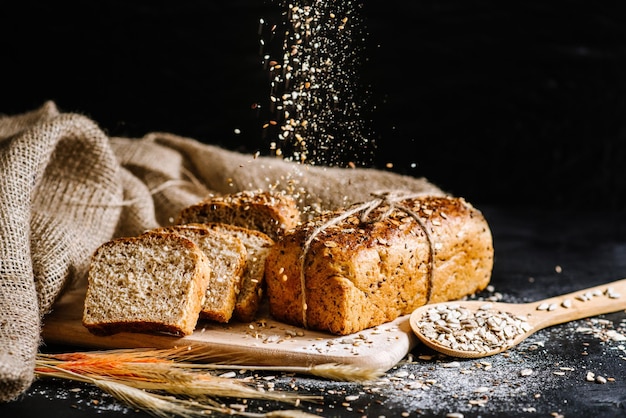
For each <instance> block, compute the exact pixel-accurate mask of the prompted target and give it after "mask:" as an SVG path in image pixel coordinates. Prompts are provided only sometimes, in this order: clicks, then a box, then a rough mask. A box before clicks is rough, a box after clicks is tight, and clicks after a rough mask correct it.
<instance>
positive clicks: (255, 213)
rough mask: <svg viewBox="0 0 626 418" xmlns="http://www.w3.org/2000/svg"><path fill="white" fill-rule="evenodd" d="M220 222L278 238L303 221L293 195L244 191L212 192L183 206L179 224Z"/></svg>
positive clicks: (177, 222) (178, 219) (178, 220)
mask: <svg viewBox="0 0 626 418" xmlns="http://www.w3.org/2000/svg"><path fill="white" fill-rule="evenodd" d="M193 222H196V223H210V222H221V223H226V224H230V225H237V226H242V227H245V228H249V229H255V230H258V231H261V232H263V233H264V234H266V235H268V236H269V237H270V238H272V239H274V240H276V239H278V238H279V237H280V236H282V235H283V234H284V233H285V232H286V231H289V230H290V229H293V228H294V227H295V226H296V225H297V224H298V223H299V222H300V209H299V208H298V205H297V202H296V201H295V199H294V198H293V197H291V196H290V195H287V194H284V193H279V192H267V191H254V192H253V191H243V192H239V193H233V194H229V195H222V196H210V197H207V198H206V199H204V200H202V201H201V202H199V203H197V204H195V205H191V206H188V207H186V208H184V209H183V210H182V211H181V213H180V215H179V217H178V218H177V220H176V221H175V223H176V224H186V223H193Z"/></svg>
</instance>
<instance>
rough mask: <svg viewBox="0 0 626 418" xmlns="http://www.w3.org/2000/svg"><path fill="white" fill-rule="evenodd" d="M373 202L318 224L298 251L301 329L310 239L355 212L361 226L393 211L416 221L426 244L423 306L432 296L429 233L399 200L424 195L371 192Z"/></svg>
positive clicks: (305, 305)
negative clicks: (385, 208)
mask: <svg viewBox="0 0 626 418" xmlns="http://www.w3.org/2000/svg"><path fill="white" fill-rule="evenodd" d="M371 195H372V197H373V199H372V200H369V201H367V202H364V203H361V204H358V205H356V206H354V207H352V208H350V209H348V210H346V211H345V212H343V213H340V214H339V215H337V216H336V217H333V218H332V219H329V220H328V221H326V222H324V223H323V224H322V225H320V226H318V227H317V228H315V229H314V230H313V231H312V232H311V234H310V235H309V237H308V238H307V239H306V241H305V242H304V246H303V249H302V253H301V254H300V260H299V262H300V263H299V264H300V288H301V295H302V296H301V301H302V326H303V327H304V328H308V324H307V314H306V311H307V308H308V307H307V298H306V286H305V285H306V279H305V274H304V268H305V267H304V264H305V261H306V256H307V254H308V252H309V250H310V248H311V244H312V243H313V240H314V239H315V238H316V237H317V236H318V235H319V234H320V233H322V232H323V231H324V230H326V229H327V228H329V227H331V226H334V225H337V224H339V223H340V222H342V221H344V220H345V219H347V218H349V217H350V216H353V215H356V214H358V213H360V214H361V216H360V218H359V220H360V222H361V223H375V222H380V221H382V220H384V219H386V218H387V217H389V215H391V213H393V211H394V210H400V211H402V212H404V213H406V214H407V215H409V216H411V217H412V218H413V219H415V221H416V222H417V224H418V225H419V227H420V228H421V229H422V230H423V231H424V234H425V236H426V241H427V243H428V259H429V260H428V266H429V267H428V273H427V275H428V276H427V286H428V287H427V290H426V303H428V302H429V301H430V296H431V293H432V281H433V271H434V263H435V260H434V254H433V252H434V250H433V244H432V239H431V236H430V233H429V232H428V229H427V228H426V225H424V222H423V221H422V219H421V218H420V217H419V215H418V214H417V213H415V211H413V210H412V209H411V208H409V207H407V206H405V205H403V204H401V202H402V201H404V200H408V199H415V198H418V197H423V196H425V195H426V193H424V192H422V193H407V192H403V191H382V192H374V193H371ZM384 206H387V210H385V211H384V212H383V213H382V214H380V215H379V216H378V217H376V218H374V219H370V216H371V213H372V212H373V211H374V210H375V209H377V208H379V207H384Z"/></svg>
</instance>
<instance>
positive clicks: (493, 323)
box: [410, 279, 626, 358]
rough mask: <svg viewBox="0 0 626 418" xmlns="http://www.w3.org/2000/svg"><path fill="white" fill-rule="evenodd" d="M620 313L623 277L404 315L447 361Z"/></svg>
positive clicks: (625, 290)
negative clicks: (522, 299)
mask: <svg viewBox="0 0 626 418" xmlns="http://www.w3.org/2000/svg"><path fill="white" fill-rule="evenodd" d="M622 309H626V279H622V280H618V281H615V282H612V283H607V284H603V285H600V286H595V287H590V288H588V289H584V290H580V291H577V292H572V293H568V294H565V295H561V296H555V297H552V298H548V299H544V300H541V301H538V302H531V303H502V302H488V301H455V302H441V303H433V304H427V305H424V306H421V307H419V308H417V309H416V310H415V311H413V313H412V314H411V317H410V324H411V328H412V329H413V332H414V333H415V334H416V335H417V337H418V338H419V339H420V341H422V342H423V343H424V344H425V345H426V346H428V347H430V348H432V349H433V350H436V351H439V352H441V353H444V354H446V355H448V356H452V357H461V358H481V357H487V356H491V355H494V354H497V353H501V352H503V351H505V350H508V349H509V348H511V347H514V346H516V345H517V344H519V343H520V342H522V341H523V340H524V339H525V338H527V337H528V336H530V335H532V334H534V333H535V332H537V331H539V330H541V329H543V328H547V327H550V326H552V325H557V324H562V323H565V322H568V321H574V320H577V319H582V318H587V317H591V316H596V315H600V314H606V313H611V312H616V311H619V310H622Z"/></svg>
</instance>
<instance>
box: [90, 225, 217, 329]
mask: <svg viewBox="0 0 626 418" xmlns="http://www.w3.org/2000/svg"><path fill="white" fill-rule="evenodd" d="M210 279H211V267H210V264H209V261H208V259H207V256H206V255H205V254H204V252H203V251H202V250H201V249H200V248H199V247H198V246H197V245H196V244H194V243H193V242H192V241H191V240H189V239H187V238H185V237H183V236H182V235H174V234H154V235H142V236H139V237H128V238H118V239H116V240H112V241H109V242H106V243H104V244H102V245H101V246H100V247H99V248H98V249H97V250H96V251H95V253H94V255H93V257H92V260H91V263H90V268H89V273H88V285H87V294H86V297H85V306H84V310H83V318H82V323H83V325H84V326H85V327H86V328H87V329H88V330H89V331H90V332H91V333H93V334H96V335H110V334H115V333H118V332H124V331H127V332H147V333H156V332H165V333H170V334H174V335H189V334H191V333H193V331H194V328H195V327H196V324H197V321H198V315H199V312H200V309H201V308H202V303H203V302H204V294H205V291H206V287H207V285H208V283H209V280H210Z"/></svg>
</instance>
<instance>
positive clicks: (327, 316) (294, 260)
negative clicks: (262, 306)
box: [266, 196, 493, 335]
mask: <svg viewBox="0 0 626 418" xmlns="http://www.w3.org/2000/svg"><path fill="white" fill-rule="evenodd" d="M397 206H401V207H403V208H404V209H406V210H401V209H397V208H396V209H395V210H393V211H392V212H391V213H389V214H388V216H385V211H386V210H387V209H389V206H388V205H387V204H382V205H381V206H378V207H376V208H375V209H374V210H373V211H372V212H371V213H370V216H369V217H368V219H367V222H361V221H360V216H361V215H360V214H357V213H355V214H354V215H351V216H349V217H347V219H344V220H343V221H341V222H339V223H338V224H336V225H334V224H329V222H330V220H331V219H336V218H337V217H338V216H341V215H342V214H345V213H346V211H336V212H330V213H326V214H323V215H321V216H320V217H318V218H316V219H315V220H314V221H312V222H308V223H306V224H303V225H300V226H299V227H297V228H296V229H294V230H292V231H291V232H289V233H287V234H286V235H285V236H284V237H283V238H282V239H280V240H279V241H277V242H276V243H275V245H274V247H273V248H272V251H271V252H270V254H269V255H268V258H267V260H266V283H267V294H268V299H269V308H270V313H271V315H272V316H274V317H275V318H276V319H278V320H280V321H284V322H287V323H290V324H295V325H300V326H305V327H307V328H311V329H317V330H323V331H328V332H330V333H333V334H337V335H346V334H351V333H354V332H358V331H361V330H363V329H366V328H370V327H373V326H376V325H380V324H383V323H385V322H388V321H392V320H394V319H396V318H397V317H399V316H401V315H406V314H409V313H411V312H412V311H413V310H414V309H416V308H417V307H419V306H421V305H424V304H426V303H428V302H438V301H445V300H453V299H458V298H461V297H463V296H465V295H469V294H472V293H475V292H477V291H480V290H482V289H484V288H485V287H486V286H487V284H488V283H489V280H490V278H491V271H492V267H493V243H492V236H491V231H490V229H489V226H488V224H487V222H486V220H485V218H484V216H483V215H482V213H481V212H480V211H478V210H477V209H476V208H474V207H473V206H472V205H471V204H469V203H468V202H466V201H465V200H464V199H462V198H454V197H442V196H422V197H417V198H412V199H407V200H402V201H399V202H397ZM348 211H350V209H348ZM381 216H382V219H379V218H380V217H381ZM372 220H375V221H372ZM323 225H325V226H324V227H322V226H323ZM320 227H322V229H321V230H320ZM314 231H317V233H316V234H315V237H314V239H312V241H310V245H308V246H307V244H306V243H307V240H309V239H311V236H312V235H313V233H314ZM301 266H302V267H301ZM303 283H304V284H305V286H304V294H303V292H302V284H303ZM303 299H304V300H303Z"/></svg>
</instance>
